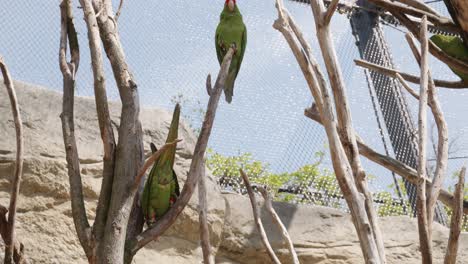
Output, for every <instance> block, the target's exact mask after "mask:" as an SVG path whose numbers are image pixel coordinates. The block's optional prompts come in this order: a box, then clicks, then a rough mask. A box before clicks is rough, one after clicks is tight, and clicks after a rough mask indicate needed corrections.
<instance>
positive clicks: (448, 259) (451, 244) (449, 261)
mask: <svg viewBox="0 0 468 264" xmlns="http://www.w3.org/2000/svg"><path fill="white" fill-rule="evenodd" d="M465 174H466V167H465V166H464V167H463V168H462V169H461V171H460V174H459V176H458V184H457V185H456V186H455V199H454V203H453V207H454V208H453V212H452V219H451V222H450V235H449V240H448V244H447V251H446V252H445V259H444V264H455V263H456V262H457V251H458V244H459V240H460V232H461V228H462V223H463V193H464V189H465Z"/></svg>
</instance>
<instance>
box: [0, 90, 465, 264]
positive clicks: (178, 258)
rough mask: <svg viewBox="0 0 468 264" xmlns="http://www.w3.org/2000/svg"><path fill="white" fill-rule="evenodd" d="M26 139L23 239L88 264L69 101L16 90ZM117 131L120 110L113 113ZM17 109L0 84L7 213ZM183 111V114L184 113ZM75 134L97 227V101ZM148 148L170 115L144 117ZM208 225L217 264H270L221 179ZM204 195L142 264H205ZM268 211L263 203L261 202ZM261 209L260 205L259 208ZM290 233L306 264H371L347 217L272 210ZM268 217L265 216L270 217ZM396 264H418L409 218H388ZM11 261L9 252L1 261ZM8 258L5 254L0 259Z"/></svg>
mask: <svg viewBox="0 0 468 264" xmlns="http://www.w3.org/2000/svg"><path fill="white" fill-rule="evenodd" d="M16 88H17V95H18V100H19V104H20V109H21V114H22V118H23V125H24V135H25V160H24V174H23V181H22V185H21V192H20V197H19V205H18V221H17V234H18V237H19V238H20V239H21V241H22V242H23V243H24V244H25V249H26V255H27V257H28V259H29V260H30V261H31V262H32V263H86V258H85V256H84V253H83V250H82V249H81V246H80V244H79V242H78V239H77V237H76V234H75V229H74V225H73V220H72V218H71V207H70V197H69V193H68V191H69V183H68V175H67V167H66V162H65V152H64V146H63V138H62V129H61V123H60V119H59V115H60V113H61V107H62V102H61V99H62V95H61V94H60V93H57V92H53V91H50V90H46V89H44V88H41V87H38V86H33V85H29V84H25V83H21V82H16ZM110 110H111V114H112V119H113V121H114V122H115V123H116V124H117V125H118V121H119V119H118V116H119V113H120V106H119V105H118V104H116V103H113V104H111V105H110ZM10 111H11V110H10V104H9V101H8V98H7V95H6V91H5V88H4V87H3V84H0V203H1V204H2V205H7V204H8V199H9V186H10V182H9V180H10V177H11V175H12V174H13V162H14V156H15V134H14V126H13V120H12V117H11V112H10ZM182 111H183V109H182ZM75 116H76V121H75V126H76V127H75V130H76V131H75V132H76V136H77V143H78V151H79V155H80V162H81V173H82V177H83V188H84V189H83V191H84V196H85V199H86V209H87V212H88V216H89V219H90V222H91V223H92V221H93V220H94V214H95V209H96V202H97V198H98V195H99V191H100V185H101V177H100V172H101V167H102V143H101V139H100V134H99V129H98V123H97V117H96V114H95V103H94V100H93V99H92V98H77V99H76V101H75ZM140 117H141V122H142V124H143V132H144V145H145V149H146V151H147V152H148V153H149V143H150V142H154V143H155V144H156V145H157V146H161V145H162V144H163V142H164V141H165V138H166V133H167V131H168V128H169V124H170V121H171V117H172V115H171V113H169V112H167V111H165V110H161V109H142V111H141V116H140ZM179 136H180V138H182V139H183V142H181V143H180V144H179V145H178V149H177V155H176V158H177V159H176V166H175V170H176V173H177V174H178V176H179V180H180V181H181V184H182V182H183V181H184V180H185V178H186V174H187V171H188V168H189V166H190V159H191V156H192V151H193V148H194V144H195V137H194V135H193V134H192V132H191V131H190V129H189V128H188V126H185V125H184V124H182V125H181V126H180V131H179ZM207 185H208V186H207V189H208V190H209V193H208V202H209V211H208V220H209V222H210V231H211V240H212V241H211V242H212V246H213V250H214V252H216V261H217V263H270V261H269V259H268V256H267V254H266V252H265V250H264V248H263V245H262V243H261V240H260V238H259V236H258V232H257V231H256V229H255V225H254V222H253V218H252V210H251V207H250V202H249V200H248V198H246V197H243V196H240V195H237V194H226V193H222V192H221V191H220V189H219V187H218V185H217V184H216V181H215V179H214V178H213V177H211V176H208V182H207ZM197 196H198V195H197V193H195V194H194V195H193V197H192V199H191V201H190V203H189V205H188V206H187V208H186V209H185V210H184V211H183V213H182V214H181V216H180V217H179V218H178V220H177V221H176V223H175V224H174V226H173V227H171V228H170V229H169V230H168V231H167V232H166V234H165V235H164V236H163V237H161V238H160V239H159V240H158V241H153V242H152V243H150V244H149V245H148V246H147V247H146V248H144V249H142V250H141V251H140V252H139V253H138V254H137V256H136V257H135V259H134V262H135V263H153V262H154V261H156V260H157V261H158V262H159V263H176V264H177V263H180V264H182V263H201V260H202V253H201V249H200V246H199V234H198V214H197ZM258 200H259V201H261V199H260V198H258ZM259 203H260V204H259V205H260V206H262V204H261V202H259ZM274 207H275V208H276V210H277V212H278V214H279V215H280V217H281V219H282V220H283V222H284V224H285V225H286V227H287V228H288V230H289V232H290V235H291V237H292V239H293V241H294V244H295V247H296V250H297V253H298V255H299V258H300V260H301V263H363V260H362V254H361V250H360V247H359V241H358V239H357V237H356V233H355V230H354V226H353V225H352V223H351V221H350V217H349V215H348V214H346V213H343V212H340V211H337V210H334V209H330V208H324V207H316V206H302V205H292V204H286V203H274ZM262 208H263V207H262ZM262 219H263V221H264V224H265V229H266V230H267V233H268V235H269V238H270V240H271V243H272V245H273V247H274V248H275V250H276V252H277V253H278V255H279V257H280V259H281V261H282V262H283V263H290V260H289V256H288V252H287V250H286V248H285V247H284V245H283V244H282V241H281V236H280V234H279V232H278V231H277V229H276V227H275V226H274V225H273V223H272V222H271V219H270V217H269V215H267V213H266V211H265V210H263V209H262ZM381 226H382V229H383V233H384V237H385V246H386V249H387V258H388V263H420V254H419V251H418V247H419V246H418V236H417V226H416V222H415V221H414V219H410V218H408V217H390V218H382V219H381ZM447 238H448V232H447V229H446V228H445V227H442V226H440V225H435V230H434V256H435V258H436V259H435V263H441V262H442V259H443V255H444V252H445V247H446V243H447ZM461 239H462V240H461V243H460V245H461V246H460V249H459V252H460V256H459V263H462V260H466V259H468V253H467V252H468V234H466V233H465V234H462V238H461ZM2 252H3V251H2ZM2 256H3V253H1V254H0V257H2Z"/></svg>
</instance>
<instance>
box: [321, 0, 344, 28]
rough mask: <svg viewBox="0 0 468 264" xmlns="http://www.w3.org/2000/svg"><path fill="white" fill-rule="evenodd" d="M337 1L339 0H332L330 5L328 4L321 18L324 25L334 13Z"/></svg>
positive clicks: (328, 22)
mask: <svg viewBox="0 0 468 264" xmlns="http://www.w3.org/2000/svg"><path fill="white" fill-rule="evenodd" d="M339 2H340V0H332V2H331V3H330V5H329V6H328V9H327V12H326V13H325V14H324V16H323V20H322V21H323V23H324V25H328V24H330V21H331V18H332V17H333V14H334V13H335V11H336V8H337V7H338V3H339Z"/></svg>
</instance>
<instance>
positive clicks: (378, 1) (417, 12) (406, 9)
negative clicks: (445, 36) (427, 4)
mask: <svg viewBox="0 0 468 264" xmlns="http://www.w3.org/2000/svg"><path fill="white" fill-rule="evenodd" d="M368 1H369V2H370V3H373V4H375V5H377V6H379V7H382V8H384V9H385V10H387V11H389V12H391V13H400V14H406V15H410V16H413V17H418V18H422V17H423V16H426V17H427V19H428V20H429V21H430V22H432V23H433V24H434V25H435V26H443V27H449V28H453V29H458V27H457V26H456V25H455V24H454V23H453V21H452V19H450V18H448V17H443V16H440V15H437V14H433V13H431V12H427V11H425V10H422V9H420V8H415V7H412V6H405V5H402V4H400V3H395V2H391V1H388V0H368Z"/></svg>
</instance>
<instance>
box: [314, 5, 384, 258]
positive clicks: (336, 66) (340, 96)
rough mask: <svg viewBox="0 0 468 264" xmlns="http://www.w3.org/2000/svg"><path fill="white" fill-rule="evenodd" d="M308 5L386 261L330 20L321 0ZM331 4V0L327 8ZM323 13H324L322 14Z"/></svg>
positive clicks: (349, 154) (344, 134)
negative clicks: (310, 8)
mask: <svg viewBox="0 0 468 264" xmlns="http://www.w3.org/2000/svg"><path fill="white" fill-rule="evenodd" d="M311 7H312V12H313V13H314V18H315V26H316V32H317V38H318V41H319V46H320V49H321V51H322V56H323V59H324V62H325V66H326V69H327V72H328V78H329V80H330V86H331V89H332V92H333V98H334V99H335V109H336V113H337V117H338V132H339V135H340V139H341V141H342V145H343V147H344V150H345V152H346V154H347V157H348V160H349V162H350V163H351V168H352V170H353V175H354V180H355V182H356V186H357V189H358V190H359V192H360V193H362V194H363V195H364V198H365V200H364V202H365V209H366V214H367V217H368V219H369V222H370V225H371V232H372V235H373V236H374V239H375V243H376V245H377V250H378V254H379V256H380V261H381V262H382V263H385V262H386V261H385V259H386V257H385V248H384V244H383V237H382V232H381V231H380V227H379V224H378V219H377V214H376V212H375V209H374V205H373V199H372V194H371V192H370V191H369V187H368V183H367V175H366V173H365V171H364V169H363V168H362V165H361V161H360V158H359V151H358V148H357V143H356V137H355V135H354V129H353V126H352V119H351V111H350V108H349V103H348V100H347V98H346V86H345V82H344V80H343V76H342V70H341V66H340V63H339V61H338V58H337V56H336V52H335V46H334V44H333V41H332V38H331V33H330V27H329V23H327V21H324V19H326V18H327V15H326V14H327V11H326V10H325V6H324V4H323V1H311ZM332 8H333V3H332V6H331V7H330V9H329V11H330V10H331V9H332ZM335 8H336V7H335ZM322 14H325V16H323V15H322ZM322 93H323V92H322Z"/></svg>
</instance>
